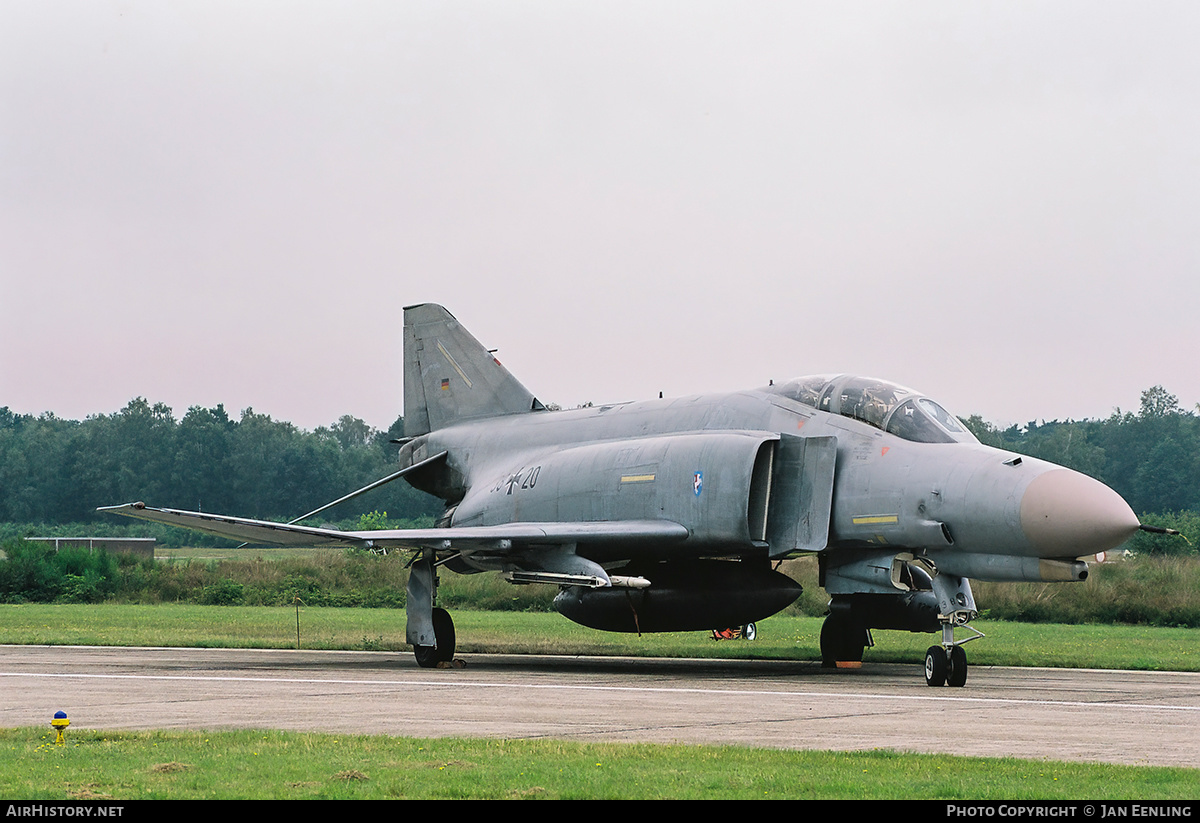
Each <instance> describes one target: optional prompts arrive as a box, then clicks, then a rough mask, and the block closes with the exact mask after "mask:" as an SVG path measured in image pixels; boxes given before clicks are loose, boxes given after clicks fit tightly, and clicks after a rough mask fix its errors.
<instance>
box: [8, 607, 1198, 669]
mask: <svg viewBox="0 0 1200 823" xmlns="http://www.w3.org/2000/svg"><path fill="white" fill-rule="evenodd" d="M454 621H455V627H456V632H457V635H458V651H459V653H460V654H470V653H471V652H493V653H513V654H573V655H575V654H610V655H634V656H638V655H640V656H651V657H740V658H747V657H754V658H769V659H783V660H817V659H819V657H820V650H819V645H818V638H819V636H820V629H821V621H822V618H817V617H789V616H786V615H777V616H775V617H771V618H768V619H766V620H763V621H761V622H760V623H759V624H758V627H759V632H758V639H757V640H754V641H753V642H751V641H745V640H728V641H720V642H717V641H714V640H712V639H711V637H710V636H709V635H708V634H707V633H704V632H680V633H669V634H647V635H643V636H641V637H638V636H636V635H627V634H613V633H609V632H597V631H593V630H591V629H587V628H584V627H582V626H578V625H576V624H574V623H571V622H570V621H568V620H566V619H565V618H563V617H561V616H560V615H557V614H546V613H542V612H480V611H469V610H465V609H464V610H459V611H455V612H454ZM296 622H297V615H296V611H295V610H294V609H291V608H280V607H265V606H196V605H177V604H159V605H153V606H145V605H110V604H96V605H83V604H25V605H0V643H15V644H30V643H32V644H39V645H95V646H113V645H115V646H203V647H235V648H296V646H297V639H296ZM299 622H300V643H299V645H300V647H302V648H306V649H363V650H395V651H398V652H405V653H406V652H407V649H408V646H407V645H406V644H405V642H404V635H405V631H404V623H405V616H404V612H403V610H399V609H359V608H328V607H326V608H302V609H301V610H300V613H299ZM974 625H975V626H976V628H978V629H979V630H980V631H983V632H984V633H985V634H986V635H987V636H986V637H985V638H983V639H981V640H977V641H973V642H971V643H969V644H968V645H967V647H966V648H967V651H968V653H969V654H970V659H971V662H972V664H973V665H991V666H1059V667H1074V668H1094V669H1146V670H1170V671H1200V644H1197V642H1196V630H1195V629H1166V628H1152V627H1146V626H1090V625H1073V626H1061V625H1054V624H1033V623H1008V622H1002V621H993V622H988V621H983V620H980V621H976V623H975V624H974ZM874 638H875V643H876V646H875V648H873V649H868V650H867V653H866V658H865V659H866V661H868V662H870V661H872V660H874V661H879V662H912V663H920V662H921V661H922V660H923V659H924V655H925V649H926V648H928V647H929V645H930V644H931V643H932V642H933V635H928V634H912V633H910V632H895V631H875V632H874Z"/></svg>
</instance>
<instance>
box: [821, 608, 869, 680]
mask: <svg viewBox="0 0 1200 823" xmlns="http://www.w3.org/2000/svg"><path fill="white" fill-rule="evenodd" d="M874 645H875V644H874V643H873V642H872V641H871V631H870V629H865V628H863V627H862V626H859V625H857V624H856V623H854V622H853V621H851V620H846V619H838V618H836V617H834V616H833V615H830V616H829V617H827V618H825V622H824V623H822V624H821V668H824V669H841V668H858V667H859V666H861V665H862V659H863V650H864V649H866V648H867V647H869V646H874Z"/></svg>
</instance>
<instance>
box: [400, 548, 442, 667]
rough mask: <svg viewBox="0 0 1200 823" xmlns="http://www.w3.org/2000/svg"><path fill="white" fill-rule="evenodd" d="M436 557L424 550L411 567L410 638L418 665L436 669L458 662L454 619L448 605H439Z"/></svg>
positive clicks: (408, 604) (409, 580) (408, 633)
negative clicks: (455, 659) (436, 600)
mask: <svg viewBox="0 0 1200 823" xmlns="http://www.w3.org/2000/svg"><path fill="white" fill-rule="evenodd" d="M436 559H437V558H436V557H435V555H434V553H433V552H432V551H430V550H425V551H423V552H422V553H421V554H420V555H419V556H418V557H417V559H416V560H415V561H413V563H412V565H411V566H410V568H409V572H408V602H407V603H406V604H405V607H404V608H405V611H406V612H407V613H408V627H407V632H406V633H407V639H408V642H409V643H410V644H411V645H412V647H413V653H414V654H415V655H416V658H417V665H418V666H420V667H421V668H423V669H436V668H440V667H444V666H448V665H451V664H452V663H453V662H454V621H453V620H451V619H450V613H449V612H447V611H446V610H445V609H440V608H437V607H435V606H434V605H433V604H434V598H435V595H436V592H437V567H436Z"/></svg>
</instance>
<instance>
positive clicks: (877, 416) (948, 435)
mask: <svg viewBox="0 0 1200 823" xmlns="http://www.w3.org/2000/svg"><path fill="white" fill-rule="evenodd" d="M767 391H769V392H771V393H773V394H778V395H782V396H784V397H789V398H791V399H792V400H795V401H797V402H798V403H803V404H804V405H806V406H812V407H813V408H814V409H820V410H821V411H827V412H831V413H833V414H840V415H842V416H843V417H850V418H853V419H854V420H861V421H862V422H864V423H869V424H870V425H872V426H874V427H875V428H877V429H882V430H884V431H886V432H888V433H890V434H894V435H896V436H897V437H903V438H904V439H905V440H912V441H913V442H916V443H954V442H967V443H971V442H977V441H976V440H975V436H974V435H972V434H971V433H970V432H969V431H967V430H966V429H965V428H964V427H963V425H962V423H960V422H959V421H958V419H957V418H956V417H955V416H954V415H952V414H950V412H948V411H946V410H945V409H944V408H943V407H942V406H940V405H938V404H937V403H935V402H934V401H932V400H930V399H929V398H928V397H922V396H921V395H920V394H918V393H917V392H915V391H913V390H912V389H909V388H906V387H904V386H901V385H899V384H897V383H892V382H889V381H887V380H879V379H877V378H874V377H858V376H855V375H845V374H843V375H827V374H819V375H813V376H810V377H799V378H796V379H795V380H791V381H789V382H787V383H783V384H781V385H778V386H771V387H769V388H768V389H767Z"/></svg>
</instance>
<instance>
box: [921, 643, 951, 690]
mask: <svg viewBox="0 0 1200 823" xmlns="http://www.w3.org/2000/svg"><path fill="white" fill-rule="evenodd" d="M949 670H950V660H949V658H947V657H946V650H945V649H943V648H942V647H941V646H930V647H929V648H928V649H927V650H926V652H925V683H926V685H929V686H944V685H946V675H947V674H949V673H950V672H949Z"/></svg>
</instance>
